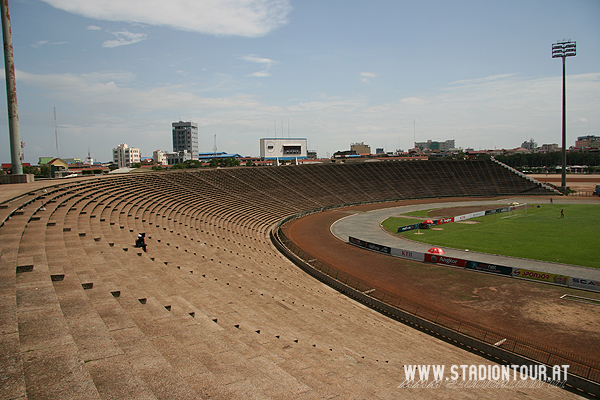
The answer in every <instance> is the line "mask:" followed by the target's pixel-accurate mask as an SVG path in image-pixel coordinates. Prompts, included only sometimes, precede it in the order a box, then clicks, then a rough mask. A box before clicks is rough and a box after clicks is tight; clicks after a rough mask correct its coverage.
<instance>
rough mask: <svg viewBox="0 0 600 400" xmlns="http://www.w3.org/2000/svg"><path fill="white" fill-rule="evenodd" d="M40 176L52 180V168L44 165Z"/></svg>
mask: <svg viewBox="0 0 600 400" xmlns="http://www.w3.org/2000/svg"><path fill="white" fill-rule="evenodd" d="M40 175H41V176H43V177H44V178H50V167H49V166H47V165H42V166H41V167H40Z"/></svg>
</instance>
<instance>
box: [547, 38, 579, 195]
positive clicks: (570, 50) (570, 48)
mask: <svg viewBox="0 0 600 400" xmlns="http://www.w3.org/2000/svg"><path fill="white" fill-rule="evenodd" d="M575 55H577V42H571V41H568V42H556V43H554V44H553V45H552V58H562V64H563V101H562V190H566V189H567V83H566V78H565V71H566V59H567V57H573V56H575Z"/></svg>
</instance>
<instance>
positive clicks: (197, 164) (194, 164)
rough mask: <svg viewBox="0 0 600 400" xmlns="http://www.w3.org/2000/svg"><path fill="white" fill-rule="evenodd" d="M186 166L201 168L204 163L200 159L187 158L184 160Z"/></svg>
mask: <svg viewBox="0 0 600 400" xmlns="http://www.w3.org/2000/svg"><path fill="white" fill-rule="evenodd" d="M183 165H184V166H185V168H201V167H202V163H201V162H200V161H198V160H185V161H184V162H183Z"/></svg>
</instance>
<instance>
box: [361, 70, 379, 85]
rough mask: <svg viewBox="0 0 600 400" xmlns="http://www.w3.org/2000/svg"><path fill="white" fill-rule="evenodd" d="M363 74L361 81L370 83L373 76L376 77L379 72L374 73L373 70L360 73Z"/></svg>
mask: <svg viewBox="0 0 600 400" xmlns="http://www.w3.org/2000/svg"><path fill="white" fill-rule="evenodd" d="M360 76H361V79H360V81H361V83H369V82H370V81H371V78H376V77H377V74H374V73H372V72H361V73H360Z"/></svg>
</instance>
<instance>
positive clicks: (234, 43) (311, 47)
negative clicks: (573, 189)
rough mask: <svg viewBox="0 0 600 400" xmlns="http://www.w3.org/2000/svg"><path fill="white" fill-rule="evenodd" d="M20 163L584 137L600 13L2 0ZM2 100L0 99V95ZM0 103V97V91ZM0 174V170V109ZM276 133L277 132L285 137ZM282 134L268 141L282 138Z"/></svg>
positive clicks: (4, 151) (595, 87)
mask: <svg viewBox="0 0 600 400" xmlns="http://www.w3.org/2000/svg"><path fill="white" fill-rule="evenodd" d="M9 7H10V13H11V23H12V34H13V44H14V55H15V67H16V69H17V96H18V105H19V117H20V131H21V140H22V141H24V142H25V148H24V153H25V161H26V162H32V163H37V160H38V158H39V157H41V156H56V153H57V152H56V145H55V135H54V114H53V108H54V107H56V113H57V131H58V141H59V152H58V153H59V155H60V156H61V157H65V158H67V157H68V158H70V157H79V158H84V157H85V156H87V152H88V148H89V149H90V151H91V154H92V157H93V158H95V159H97V160H100V161H108V160H110V158H111V150H112V148H114V147H116V146H117V145H118V144H120V143H127V144H128V145H129V146H132V147H138V148H140V149H141V151H142V154H143V156H151V155H152V151H153V150H156V149H163V150H172V142H171V123H172V122H173V121H176V120H179V119H181V120H192V121H195V122H197V123H198V124H199V132H200V149H201V151H212V149H213V142H214V135H217V147H218V150H219V151H227V152H232V153H240V154H243V155H258V154H259V140H260V138H261V137H273V136H278V137H281V136H282V135H283V136H284V137H288V134H289V135H290V136H291V137H306V138H307V139H308V142H309V148H311V149H315V150H317V151H318V153H319V156H321V157H326V156H328V155H331V154H332V153H333V152H335V151H337V150H345V149H348V148H349V146H350V144H351V143H355V142H365V143H367V144H369V145H370V146H371V148H372V149H373V150H374V149H375V148H376V147H384V148H385V149H386V150H387V151H394V150H395V149H398V148H401V149H404V150H407V149H409V148H411V147H412V146H413V141H414V139H415V138H416V140H417V141H425V140H427V139H431V140H439V141H443V140H446V139H455V140H456V145H457V146H458V147H462V148H467V147H472V148H475V149H479V148H482V149H483V148H514V147H518V146H519V145H520V144H521V143H522V142H523V141H525V140H529V139H530V138H533V139H534V140H536V141H537V142H538V143H539V144H540V145H541V144H542V143H559V144H560V141H561V101H562V100H561V99H562V97H561V96H562V91H561V82H562V66H561V60H560V59H552V58H551V45H552V43H555V42H556V41H558V40H563V39H567V40H568V39H571V40H575V41H577V56H576V57H571V58H569V59H568V61H567V75H568V77H567V107H568V144H569V145H573V144H574V142H575V140H576V137H577V136H582V135H600V111H599V110H600V1H598V0H572V1H568V2H565V1H527V0H519V1H510V0H509V1H428V0H425V1H401V0H395V1H391V0H386V1H384V0H374V1H366V0H364V1H358V0H345V1H336V0H320V1H313V0H303V1H294V0H291V1H288V0H169V1H157V0H143V1H142V0H128V1H126V2H124V1H122V0H45V1H41V0H20V1H19V0H11V1H10V4H9ZM2 86H4V84H2ZM3 90H5V89H4V87H3ZM1 98H2V100H1V101H2V103H0V104H2V108H3V109H4V110H5V111H4V112H2V113H1V114H0V134H1V136H2V138H3V139H2V142H0V159H1V160H2V161H3V162H10V152H9V138H8V122H7V113H6V100H5V96H1ZM288 127H289V129H288ZM282 128H283V129H282Z"/></svg>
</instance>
